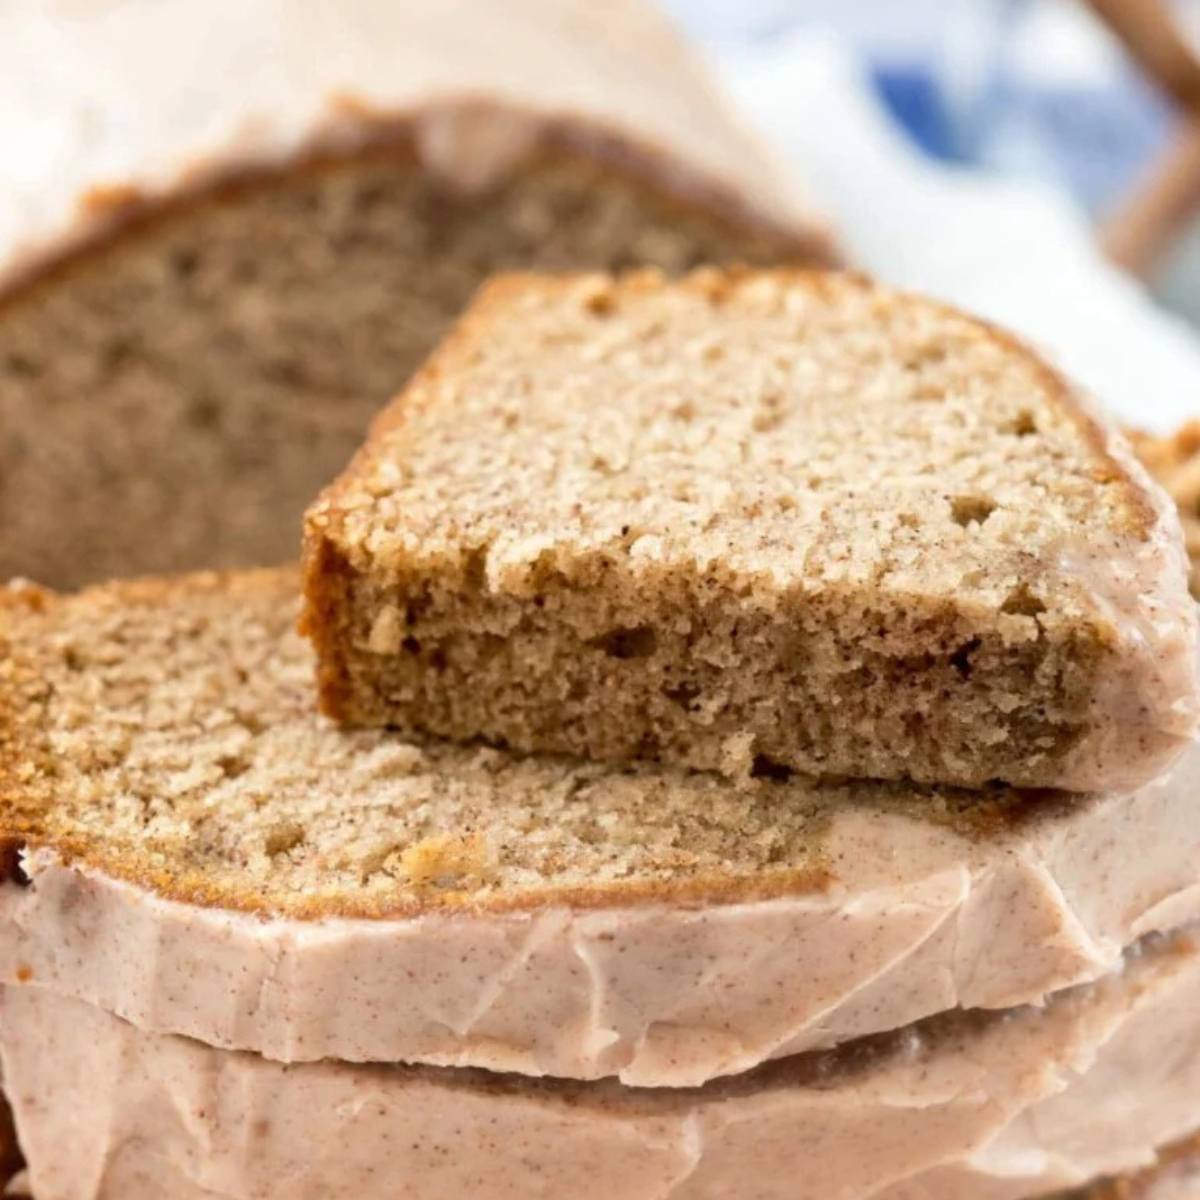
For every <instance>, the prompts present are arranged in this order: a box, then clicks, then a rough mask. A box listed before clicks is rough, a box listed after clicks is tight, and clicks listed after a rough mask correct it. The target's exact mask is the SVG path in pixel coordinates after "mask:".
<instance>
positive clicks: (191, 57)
mask: <svg viewBox="0 0 1200 1200" xmlns="http://www.w3.org/2000/svg"><path fill="white" fill-rule="evenodd" d="M198 42H202V43H203V45H204V49H205V52H204V54H202V55H197V54H196V53H195V46H196V44H197V43H198ZM0 44H3V45H6V46H12V47H14V48H15V49H14V52H13V55H12V56H11V61H10V63H9V64H7V65H8V67H9V69H8V70H6V71H5V73H4V75H3V76H0V142H3V143H4V144H5V145H6V146H9V147H10V148H12V147H20V146H22V145H23V144H24V143H26V142H28V141H30V140H31V139H36V140H37V144H38V152H37V153H34V154H21V153H17V152H14V153H12V154H10V155H9V156H8V157H9V159H10V160H11V164H15V169H12V167H11V165H10V164H6V163H0V289H3V288H4V287H6V286H7V285H8V283H9V282H10V281H12V280H13V279H14V278H16V277H17V276H19V275H23V274H26V273H28V271H29V270H30V269H31V268H32V267H33V266H36V264H37V263H38V262H39V261H41V260H43V259H44V258H45V257H46V256H47V255H53V254H55V253H56V252H57V251H58V250H59V249H60V248H61V247H62V246H63V245H64V243H67V242H78V241H81V240H86V239H88V238H91V237H94V236H96V235H97V234H102V233H103V232H104V231H105V230H106V228H107V226H108V225H109V223H110V222H109V218H110V216H111V214H112V211H113V209H114V207H115V208H116V209H117V210H120V209H122V208H124V207H125V206H126V205H127V204H128V203H129V202H131V201H132V202H134V203H137V204H141V203H150V204H153V203H155V202H157V201H161V200H163V199H164V198H167V197H170V196H171V195H173V194H175V193H177V192H179V191H180V190H184V191H187V190H190V189H191V187H192V186H193V185H194V184H195V183H196V182H197V181H198V180H209V181H211V180H212V179H214V178H221V177H225V176H228V175H229V174H231V173H232V174H236V173H237V172H238V171H240V170H242V169H245V168H247V167H249V168H254V167H256V166H266V165H270V164H280V163H284V164H286V163H288V162H291V161H293V160H295V159H297V158H303V157H305V156H306V155H307V154H308V153H309V152H310V151H312V150H320V149H322V148H324V149H328V148H335V149H336V148H338V147H341V148H343V149H344V148H346V147H353V146H355V145H359V144H361V143H362V142H363V141H364V140H370V139H371V138H372V137H373V136H374V135H376V134H378V133H379V132H380V131H381V129H382V130H383V132H385V133H386V132H387V129H388V127H389V126H392V127H394V126H396V125H406V124H410V125H411V127H412V129H413V131H414V133H415V138H416V142H417V144H418V146H419V149H420V157H421V162H422V166H423V167H424V168H425V169H427V170H428V171H429V172H430V173H431V174H433V175H435V176H437V177H439V178H444V179H446V181H447V183H448V184H449V185H451V186H460V187H464V188H483V187H486V186H488V185H489V184H490V183H493V182H495V181H496V179H497V178H499V177H502V176H503V173H504V172H505V171H506V170H507V169H508V168H510V167H511V166H512V165H513V163H514V162H515V161H517V160H518V159H519V158H520V157H521V155H522V153H523V152H524V151H525V150H527V149H530V148H532V147H533V146H534V145H535V144H537V143H538V142H539V139H542V138H543V137H545V136H547V134H548V135H549V137H550V138H551V139H552V140H555V139H558V138H559V137H560V135H562V134H563V133H564V132H565V133H566V134H567V137H568V139H569V140H572V141H573V142H574V144H575V148H576V149H580V150H584V151H590V150H591V149H592V148H593V147H592V145H591V144H590V143H593V142H594V143H595V148H596V149H598V150H600V151H601V152H602V153H603V152H604V151H605V150H607V151H608V152H609V154H610V155H611V154H612V153H615V154H616V155H618V156H624V157H625V158H626V159H627V160H628V162H629V165H630V166H631V167H634V168H636V169H637V170H638V171H642V170H643V169H644V174H645V175H646V176H647V177H648V178H649V179H650V180H651V181H652V182H653V183H654V184H655V185H656V186H657V187H658V188H660V189H662V190H666V191H671V192H674V193H675V194H678V195H682V196H684V197H685V198H687V197H691V198H694V199H695V200H696V201H697V202H699V203H702V204H703V205H705V206H708V205H709V204H710V202H716V203H717V204H718V207H719V208H720V210H721V211H724V212H727V213H729V214H730V215H731V216H732V217H733V218H734V219H735V220H736V221H737V222H738V223H739V224H740V223H742V222H749V223H750V224H752V225H755V226H763V227H769V228H771V229H776V230H778V231H779V232H780V233H781V234H782V235H787V234H788V233H790V234H792V235H795V236H796V237H797V238H802V239H803V240H805V241H809V240H810V239H811V240H812V241H813V242H814V243H821V244H823V245H824V246H825V248H826V250H828V248H829V233H828V229H827V228H826V226H825V224H824V222H823V220H822V219H820V218H819V217H817V216H815V215H814V213H813V210H812V207H811V205H810V203H809V201H808V199H807V197H806V196H805V195H804V194H803V192H802V190H801V189H800V188H799V187H798V185H797V184H796V182H795V181H794V180H793V179H792V178H791V176H790V172H789V171H788V170H787V168H786V166H785V165H784V164H782V163H781V161H780V160H779V159H778V158H777V157H776V156H775V155H773V154H772V153H771V151H770V150H769V149H768V148H767V147H765V146H764V145H763V144H762V143H761V142H760V141H759V140H758V139H757V138H756V137H755V136H754V134H753V133H752V132H751V131H749V130H748V129H746V128H745V127H744V125H743V124H742V123H741V122H740V121H739V119H738V118H737V116H736V114H734V113H733V112H732V110H731V109H730V107H729V106H728V105H727V103H726V102H725V100H724V98H723V97H722V96H721V95H720V93H719V92H718V91H717V90H716V89H715V88H714V87H713V85H712V79H711V76H710V74H709V73H708V71H707V70H706V68H705V65H704V63H703V62H702V60H701V59H700V58H699V57H698V56H697V55H695V54H694V53H693V52H692V49H691V47H690V46H689V45H688V44H687V42H686V41H685V40H684V39H683V38H682V37H681V36H680V35H679V34H678V32H677V31H676V29H675V28H674V26H673V25H672V24H671V23H670V22H669V21H668V20H666V19H665V18H664V16H663V14H662V13H661V12H659V11H658V8H657V6H655V5H654V4H651V3H648V2H646V0H609V3H608V4H605V5H604V6H603V11H600V10H598V9H597V8H596V6H595V5H593V4H590V3H588V2H587V0H488V2H483V3H480V2H479V0H448V2H446V3H442V4H436V5H430V4H426V3H423V2H422V0H342V3H340V4H338V5H336V6H334V7H333V8H330V9H327V8H325V7H324V6H321V5H316V6H313V5H285V6H284V7H283V8H282V9H281V8H280V6H279V5H277V4H275V3H273V2H271V0H213V2H211V3H209V4H206V5H204V6H203V11H201V10H199V9H197V8H196V6H195V5H193V4H192V3H190V0H154V2H153V3H136V4H125V5H115V6H114V5H89V6H87V9H86V11H83V10H80V11H79V12H76V13H74V14H73V19H72V20H69V21H66V20H63V19H61V16H60V15H59V14H58V13H56V12H55V11H53V10H48V9H44V8H43V6H37V5H32V6H23V5H16V6H14V5H7V6H3V7H0ZM53 62H57V63H63V64H70V65H69V68H68V69H64V70H60V71H57V72H51V73H50V76H48V75H47V66H46V64H47V63H53ZM247 63H253V64H254V65H255V69H253V70H249V71H248V70H247V69H246V64H247ZM28 73H32V75H33V77H34V78H35V79H36V80H37V83H38V86H35V87H31V86H30V81H29V74H28ZM225 77H230V78H237V79H238V81H239V86H237V87H235V88H233V87H231V88H213V87H212V86H211V80H212V79H214V78H225ZM48 78H49V79H50V82H49V83H48V82H47V79H48ZM51 85H52V87H53V94H54V96H55V99H56V103H55V104H53V105H47V104H46V103H45V102H44V98H45V96H46V94H47V93H46V89H47V87H48V86H51ZM131 99H133V100H136V101H137V103H131ZM81 113H86V114H90V119H88V120H82V119H80V114H81ZM114 113H115V114H117V116H118V117H119V119H113V114H114ZM114 130H118V131H119V133H118V134H117V135H114V134H113V131H114ZM646 151H648V153H645V152H646Z"/></svg>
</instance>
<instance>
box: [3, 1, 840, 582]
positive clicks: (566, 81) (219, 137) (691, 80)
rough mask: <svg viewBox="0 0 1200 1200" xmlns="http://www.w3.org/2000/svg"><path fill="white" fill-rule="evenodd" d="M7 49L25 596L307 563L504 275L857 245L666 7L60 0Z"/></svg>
mask: <svg viewBox="0 0 1200 1200" xmlns="http://www.w3.org/2000/svg"><path fill="white" fill-rule="evenodd" d="M0 47H3V63H2V67H0V145H2V146H3V147H4V154H3V156H2V161H0V412H2V413H3V415H4V419H3V422H2V423H0V517H2V519H3V523H4V537H3V539H2V540H0V579H6V578H8V577H10V576H12V575H15V574H20V575H25V576H28V577H31V578H35V579H38V580H40V581H42V582H44V583H47V584H51V585H55V586H66V585H75V584H78V583H81V582H84V581H87V580H92V579H98V578H102V577H108V576H116V575H129V574H139V573H144V572H148V571H151V570H166V569H179V568H195V567H215V566H222V565H232V564H244V565H260V564H263V563H270V562H280V561H284V560H288V561H290V560H292V559H294V557H295V555H296V552H297V546H298V536H299V535H298V532H297V530H298V528H299V520H300V515H301V513H302V511H303V508H304V505H305V504H307V503H308V501H309V500H311V498H312V497H313V495H315V494H316V492H317V490H318V489H319V488H320V487H321V486H322V485H323V484H324V483H325V482H327V481H328V480H329V479H330V478H331V477H332V475H333V474H334V473H335V472H336V471H338V470H340V469H341V467H342V466H343V465H344V464H345V462H346V459H347V458H348V457H349V456H350V454H351V453H352V452H353V450H354V448H355V447H356V446H357V444H358V443H359V442H360V441H361V439H362V436H363V433H364V430H365V426H366V424H367V421H368V419H369V417H370V415H371V414H372V413H373V412H374V411H375V410H376V408H377V407H378V406H379V405H381V404H382V403H383V402H384V401H385V400H386V399H387V397H388V396H390V395H391V394H392V393H393V392H394V391H395V390H396V388H397V387H399V386H400V384H401V383H402V382H403V381H404V380H405V378H407V376H408V373H409V372H410V371H411V369H412V368H413V367H415V366H416V365H417V364H418V363H419V361H420V360H421V359H422V358H423V357H424V355H425V354H426V352H427V351H428V350H429V349H430V347H431V346H432V345H433V344H434V342H435V341H436V340H437V338H438V337H440V335H441V334H442V332H443V331H444V329H445V327H446V325H447V323H448V322H449V321H450V320H451V319H452V318H453V317H454V316H455V315H456V314H457V312H458V310H459V308H460V307H461V306H462V305H463V304H464V303H465V301H466V300H467V299H468V297H469V296H470V294H471V292H472V291H473V290H474V288H475V287H476V285H477V284H478V283H479V282H480V280H482V279H483V278H485V277H486V276H487V275H488V274H490V273H491V272H493V271H495V270H497V269H501V268H513V267H530V266H538V267H541V268H545V269H552V270H557V269H562V268H572V267H574V268H578V267H583V266H592V267H600V266H606V267H621V266H627V265H631V264H636V263H647V264H655V265H658V266H660V267H662V268H664V269H666V270H670V271H678V270H682V269H684V268H686V267H688V266H691V265H693V264H696V263H702V262H712V261H718V262H725V261H740V260H747V261H754V262H774V261H777V260H780V259H782V260H786V261H797V260H799V261H809V260H818V261H824V260H827V259H828V258H829V257H830V256H831V255H832V253H833V250H832V246H831V242H830V238H829V235H828V232H827V230H826V228H825V226H824V224H823V222H821V221H820V220H819V219H818V218H816V217H814V216H813V215H812V210H811V207H810V206H809V204H808V202H807V200H806V199H805V197H804V195H803V194H802V193H801V192H800V191H799V190H798V189H797V188H796V186H795V184H794V182H793V181H792V180H791V179H790V177H789V176H788V173H787V171H786V169H785V168H783V167H781V166H780V164H779V163H778V162H777V161H776V160H775V159H774V158H773V156H772V155H771V154H770V153H769V152H768V151H767V150H765V149H764V148H763V147H762V146H761V145H759V144H758V142H757V141H756V140H755V137H754V136H753V135H752V134H751V133H749V132H747V130H746V129H745V128H743V126H742V125H741V124H740V123H739V121H738V120H737V119H736V118H735V117H734V116H732V115H731V113H730V112H729V110H728V109H727V107H726V106H725V104H724V102H723V100H722V99H721V97H720V96H719V95H717V94H715V92H714V89H713V87H712V85H711V83H710V80H709V78H708V75H707V73H706V71H705V69H704V66H703V64H702V63H700V62H699V61H698V59H697V56H696V55H695V54H693V52H692V51H691V49H690V47H688V46H687V45H685V44H684V43H683V42H682V41H681V39H680V38H679V37H678V35H677V34H676V32H675V30H674V29H673V28H672V27H671V26H670V25H669V24H668V23H667V22H666V21H665V20H664V18H663V17H662V16H661V15H660V14H659V12H658V10H657V8H656V7H655V6H654V5H652V4H651V3H649V2H648V0H645V2H644V0H606V3H604V4H603V5H596V4H593V3H590V2H589V0H438V2H436V3H428V2H427V0H339V2H338V3H336V4H322V3H317V4H310V3H303V2H301V3H294V4H292V3H282V4H281V3H278V2H277V0H206V2H204V3H195V0H123V2H122V3H120V4H110V3H86V4H80V3H75V2H73V0H46V2H45V3H33V4H27V3H14V4H3V5H0Z"/></svg>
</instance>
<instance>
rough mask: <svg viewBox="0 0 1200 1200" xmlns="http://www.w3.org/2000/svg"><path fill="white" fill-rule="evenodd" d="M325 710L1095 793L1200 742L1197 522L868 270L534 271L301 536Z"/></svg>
mask: <svg viewBox="0 0 1200 1200" xmlns="http://www.w3.org/2000/svg"><path fill="white" fill-rule="evenodd" d="M306 592H307V606H306V611H305V616H304V625H305V628H306V630H307V632H308V633H309V634H310V636H311V637H312V638H313V640H314V642H315V645H316V648H317V651H318V656H319V659H320V681H321V693H322V698H323V704H324V707H325V708H326V710H327V711H328V712H329V713H330V714H332V715H333V716H335V717H337V718H339V719H340V720H342V721H343V722H346V723H349V724H359V725H390V726H396V727H399V728H402V729H407V730H410V731H421V732H427V733H432V734H436V735H441V736H446V737H449V738H453V739H459V740H471V739H483V740H484V741H487V742H490V743H493V744H497V745H502V746H507V747H511V748H514V749H517V750H521V751H554V752H568V753H573V754H581V755H584V756H587V757H592V758H596V759H602V760H621V759H627V758H645V759H656V760H662V761H667V762H672V763H677V764H683V765H686V766H690V767H695V768H702V769H716V770H721V771H724V772H725V773H727V774H731V775H735V776H738V777H743V778H744V777H756V776H757V777H767V778H778V777H781V776H786V775H787V774H788V773H789V772H791V771H803V772H808V773H815V774H822V775H837V776H852V777H870V778H885V779H889V778H890V779H895V778H909V779H914V780H918V781H924V782H935V783H948V784H956V785H964V786H968V787H978V786H980V785H982V784H985V783H988V782H991V781H996V780H1000V781H1004V782H1008V783H1012V784H1017V785H1021V786H1033V787H1052V788H1061V789H1066V790H1069V791H1085V790H1107V789H1113V788H1117V787H1124V786H1133V785H1136V784H1138V783H1142V782H1145V781H1147V780H1149V779H1152V778H1154V777H1155V776H1156V775H1158V774H1159V773H1161V772H1162V771H1163V770H1165V769H1166V767H1167V766H1168V765H1169V764H1170V763H1171V762H1172V761H1173V760H1174V759H1175V758H1176V757H1177V755H1178V754H1179V753H1180V752H1181V751H1182V749H1183V748H1184V746H1185V745H1186V744H1187V742H1188V740H1189V739H1190V738H1191V737H1192V735H1193V732H1194V729H1195V725H1196V718H1197V697H1198V681H1197V670H1196V616H1195V611H1194V607H1193V604H1192V602H1191V600H1190V599H1189V596H1188V591H1187V568H1186V561H1185V556H1184V551H1183V546H1182V538H1181V533H1180V528H1179V521H1178V517H1177V516H1176V514H1175V512H1174V510H1173V509H1172V507H1171V506H1170V504H1169V502H1168V501H1167V499H1166V497H1165V496H1164V495H1163V493H1162V492H1161V491H1160V490H1159V489H1158V487H1157V486H1156V485H1155V484H1153V483H1152V482H1151V481H1150V480H1149V478H1148V476H1147V475H1146V474H1145V472H1144V471H1143V469H1142V468H1141V467H1140V466H1139V465H1138V464H1137V463H1136V462H1135V461H1134V459H1133V457H1132V455H1131V453H1130V451H1129V449H1128V446H1127V444H1126V443H1125V441H1124V440H1123V439H1122V438H1121V437H1120V435H1118V434H1116V433H1115V432H1113V431H1111V430H1110V429H1108V428H1107V427H1105V426H1104V425H1103V424H1102V423H1101V422H1100V421H1099V420H1098V419H1097V418H1096V417H1095V416H1094V415H1093V414H1092V413H1091V412H1090V410H1089V409H1088V408H1087V407H1086V406H1085V405H1084V404H1083V403H1082V402H1081V401H1080V399H1079V398H1078V397H1077V396H1075V395H1074V393H1073V392H1072V391H1071V389H1070V388H1069V386H1068V385H1067V384H1066V383H1065V381H1064V380H1062V379H1061V378H1060V377H1059V376H1058V375H1057V374H1055V373H1054V372H1053V371H1052V370H1051V369H1050V368H1048V367H1047V366H1046V365H1045V364H1044V363H1043V362H1041V361H1040V360H1039V359H1038V358H1037V357H1036V356H1034V355H1033V354H1032V353H1031V352H1030V351H1029V350H1027V349H1026V348H1025V347H1024V346H1022V345H1021V344H1019V343H1018V342H1016V341H1015V340H1014V339H1012V338H1010V337H1009V336H1007V335H1005V334H1003V333H1002V332H1000V331H998V330H996V329H994V328H992V327H990V326H988V325H985V324H983V323H981V322H979V321H976V320H973V319H971V318H970V317H967V316H965V315H962V314H960V313H958V312H955V311H953V310H950V309H948V308H946V307H944V306H942V305H939V304H937V303H934V302H932V301H929V300H925V299H922V298H919V297H915V296H909V295H902V294H897V293H893V292H890V291H888V290H887V289H885V288H883V287H880V286H877V285H875V284H873V283H871V282H868V281H865V280H863V279H861V278H858V277H854V276H848V275H842V274H837V273H825V272H805V271H794V270H761V271H756V270H734V271H717V270H704V271H699V272H696V273H694V274H692V275H691V276H689V277H687V278H686V279H685V280H683V281H681V282H669V281H667V280H665V279H664V278H662V277H661V276H659V275H657V274H654V273H649V272H641V273H634V274H630V275H625V276H622V277H619V278H612V277H608V276H603V275H584V276H576V277H570V278H565V279H564V278H557V279H552V278H542V277H536V276H518V277H510V278H507V279H504V280H501V281H498V282H496V283H493V284H492V285H490V286H488V287H485V289H484V291H483V292H482V294H481V295H480V296H479V298H478V299H477V300H476V302H475V304H474V306H473V307H472V309H471V310H470V311H469V312H468V314H467V316H466V317H465V318H464V319H463V320H462V322H461V323H460V324H459V325H458V327H457V329H456V330H455V331H454V332H453V333H452V335H451V336H450V337H449V338H448V339H447V340H446V341H445V342H444V343H443V344H442V347H441V348H440V349H439V350H438V351H437V352H436V353H435V355H434V356H433V358H432V359H431V360H430V361H429V362H428V364H427V365H426V367H425V368H424V369H423V370H422V371H421V372H420V373H419V374H418V375H417V376H416V377H415V378H414V380H413V381H412V383H411V384H410V385H409V387H408V388H407V389H406V390H405V391H404V392H403V393H402V394H401V396H400V397H399V398H398V399H397V400H396V401H395V402H393V404H392V406H391V407H390V408H389V409H388V410H386V411H385V412H384V414H383V415H382V416H381V417H380V418H379V419H378V420H377V422H376V424H375V426H374V428H373V431H372V434H371V436H370V437H369V439H368V441H367V443H366V445H365V446H364V448H363V449H362V450H361V451H360V453H359V455H358V456H357V458H356V459H355V460H354V461H353V462H352V464H351V465H350V467H349V468H348V469H347V471H346V472H345V473H344V474H343V475H342V476H341V478H340V479H339V480H337V481H336V482H335V483H334V484H333V485H332V486H331V487H330V488H329V489H328V490H327V491H326V493H325V494H324V495H323V496H322V497H321V498H320V500H318V502H317V503H316V504H315V505H314V506H313V507H312V508H311V509H310V510H309V513H308V517H307V571H306Z"/></svg>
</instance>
